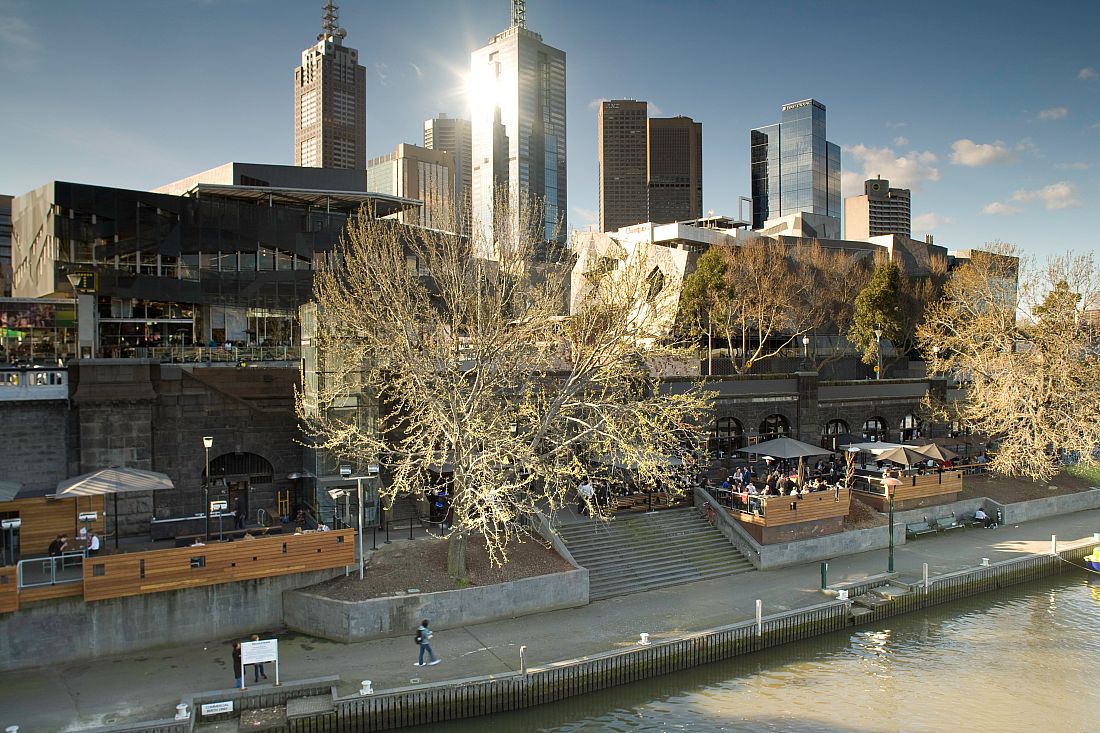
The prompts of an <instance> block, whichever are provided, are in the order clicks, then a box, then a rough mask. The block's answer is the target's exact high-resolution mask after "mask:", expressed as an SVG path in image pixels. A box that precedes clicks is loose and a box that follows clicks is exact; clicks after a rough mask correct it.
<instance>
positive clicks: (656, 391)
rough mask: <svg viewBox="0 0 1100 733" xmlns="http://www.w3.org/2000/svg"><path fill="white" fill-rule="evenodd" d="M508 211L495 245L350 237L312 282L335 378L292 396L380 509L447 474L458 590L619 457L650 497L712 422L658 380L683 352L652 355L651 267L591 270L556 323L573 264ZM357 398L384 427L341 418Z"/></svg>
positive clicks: (361, 224) (384, 229) (439, 235)
mask: <svg viewBox="0 0 1100 733" xmlns="http://www.w3.org/2000/svg"><path fill="white" fill-rule="evenodd" d="M508 206H509V204H506V203H503V202H501V203H498V205H497V207H498V208H497V216H495V217H494V221H495V222H497V225H496V230H495V231H494V232H493V239H492V241H488V240H484V239H481V238H480V235H478V234H474V235H472V236H471V238H469V239H467V238H464V237H460V236H457V235H453V234H448V233H446V232H443V231H438V230H425V229H418V228H413V227H406V226H402V225H399V224H396V223H395V222H392V221H387V220H375V219H370V218H368V217H367V216H365V215H363V214H360V216H359V217H358V218H356V219H353V220H352V221H350V222H349V226H348V231H347V233H346V234H345V236H344V237H343V238H342V240H341V242H340V243H339V245H338V246H337V247H336V250H335V252H334V253H333V256H332V257H331V264H330V266H329V267H327V268H325V269H321V270H319V271H318V272H317V273H316V274H315V279H314V298H315V301H316V306H317V333H318V336H317V342H318V349H319V351H320V352H321V354H322V355H323V358H324V360H325V363H326V365H327V366H326V368H327V369H328V370H329V372H330V375H329V378H328V379H326V380H324V381H323V383H322V381H321V380H314V381H313V382H312V383H310V384H309V385H308V386H307V388H305V389H303V390H302V391H301V392H300V393H299V396H298V415H299V418H300V419H301V421H302V423H303V429H304V431H305V432H306V434H307V435H310V436H312V439H313V442H314V444H315V445H316V446H318V447H320V448H323V449H326V450H328V451H331V452H333V453H335V454H337V455H339V456H341V457H342V458H344V459H347V460H358V461H361V462H366V461H378V462H379V463H381V465H382V466H383V468H384V472H385V474H386V475H387V481H386V482H385V485H384V486H383V488H382V490H381V491H382V497H383V500H385V501H388V502H392V501H393V500H394V499H395V498H396V497H398V496H402V495H408V496H420V495H422V492H423V491H424V490H426V489H427V488H428V487H429V486H430V485H431V480H430V477H429V471H428V469H429V467H433V466H434V467H437V468H438V467H442V466H447V467H449V468H450V469H451V471H452V473H453V482H452V484H451V486H450V504H451V509H452V512H453V516H454V523H453V529H452V531H451V534H450V535H449V537H450V546H449V551H448V568H449V571H450V573H451V574H452V575H454V576H456V577H459V578H462V577H465V575H466V567H465V550H466V545H467V538H468V537H469V536H470V535H471V534H475V533H476V534H480V535H482V536H484V538H485V541H486V545H487V548H488V551H489V557H490V560H491V561H492V562H493V563H495V564H502V563H504V562H505V561H506V560H507V547H508V545H509V542H510V541H512V540H513V539H516V538H518V537H521V536H522V535H523V534H524V533H525V532H527V531H528V530H527V527H528V526H529V523H526V522H524V519H525V518H529V517H530V516H531V515H533V514H534V513H536V512H538V511H540V510H548V509H549V510H553V509H556V508H559V507H561V506H562V504H563V502H564V500H565V497H566V492H567V491H569V490H570V489H572V488H573V487H574V486H576V485H577V483H579V481H580V480H581V479H582V478H583V477H584V476H585V475H586V472H587V470H588V466H589V461H590V459H591V458H594V457H599V456H614V457H615V460H616V461H618V462H620V463H624V464H625V465H629V466H630V467H631V468H632V471H633V474H634V477H635V480H636V481H638V482H640V483H643V484H645V483H649V484H654V483H656V482H658V481H661V480H663V479H667V478H668V475H669V472H670V470H671V469H670V463H671V461H670V460H669V456H671V455H679V454H681V453H682V452H683V449H684V446H685V445H686V444H690V440H689V438H690V437H691V436H692V435H693V434H694V433H695V427H694V426H695V425H696V424H697V423H698V422H699V420H700V418H701V415H702V413H703V411H704V410H705V407H706V405H707V395H706V394H705V393H702V392H699V391H695V390H687V391H686V392H685V393H682V394H673V393H672V392H671V391H669V390H665V389H662V385H661V382H660V376H659V374H658V372H657V369H656V368H655V367H653V366H651V365H652V364H653V363H654V358H653V357H655V356H656V355H660V354H667V353H674V352H675V349H674V348H673V347H653V348H650V349H647V348H646V347H645V346H644V345H643V344H644V343H646V335H647V334H648V333H649V332H650V330H651V329H650V325H651V322H652V320H653V319H654V318H655V317H656V312H657V310H658V309H659V308H658V307H659V306H662V305H663V302H662V301H663V299H664V298H665V297H667V296H665V295H662V293H661V292H660V291H661V287H660V286H659V285H660V284H659V283H658V282H657V281H656V280H655V278H654V277H653V268H652V266H651V264H650V263H649V262H648V261H647V260H646V259H645V258H634V259H633V260H630V261H628V260H627V259H625V258H604V260H602V261H600V262H592V263H588V265H587V269H586V272H588V273H590V274H591V275H592V277H590V278H589V280H588V282H587V284H586V285H585V286H584V293H583V296H582V297H583V300H584V303H585V307H584V308H583V309H582V310H581V312H580V313H579V314H578V315H576V316H573V317H569V318H563V317H560V316H559V314H560V312H561V309H562V304H563V301H564V293H565V285H566V282H567V278H568V276H569V275H568V274H569V271H570V267H569V266H570V265H571V264H572V262H571V261H570V259H569V258H568V257H567V256H566V255H565V254H563V253H560V252H559V251H558V250H556V249H554V248H553V245H552V244H547V243H546V242H545V241H544V240H542V239H541V238H538V237H537V236H535V235H534V234H533V233H534V232H536V231H537V230H538V224H539V223H540V222H541V221H542V214H541V210H540V208H539V207H537V206H532V205H530V204H528V203H526V202H524V201H522V200H521V199H520V197H519V196H513V197H512V203H511V206H512V207H516V208H515V209H513V210H511V211H509V210H508ZM452 231H454V230H453V229H452ZM472 231H474V232H479V231H481V229H480V227H477V226H474V227H472ZM548 238H549V237H548ZM422 273H426V274H422ZM362 395H368V396H369V397H370V398H371V399H372V400H373V405H374V407H373V410H374V411H375V412H376V418H375V419H374V420H369V419H362V418H355V417H353V415H352V414H351V413H349V412H348V411H347V410H344V409H341V408H342V406H344V405H346V404H348V403H349V401H354V400H355V399H356V398H357V397H358V396H362Z"/></svg>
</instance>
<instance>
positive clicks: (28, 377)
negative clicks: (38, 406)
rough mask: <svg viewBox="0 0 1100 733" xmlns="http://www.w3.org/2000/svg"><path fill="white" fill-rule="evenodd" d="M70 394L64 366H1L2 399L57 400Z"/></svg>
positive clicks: (0, 389)
mask: <svg viewBox="0 0 1100 733" xmlns="http://www.w3.org/2000/svg"><path fill="white" fill-rule="evenodd" d="M68 396H69V371H68V369H66V368H64V367H53V368H41V367H14V368H9V367H4V368H0V400H57V399H66V398H68Z"/></svg>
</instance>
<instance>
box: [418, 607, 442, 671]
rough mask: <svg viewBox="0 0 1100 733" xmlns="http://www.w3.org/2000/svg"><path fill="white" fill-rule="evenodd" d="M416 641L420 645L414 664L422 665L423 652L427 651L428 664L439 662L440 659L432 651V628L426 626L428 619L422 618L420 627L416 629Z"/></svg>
mask: <svg viewBox="0 0 1100 733" xmlns="http://www.w3.org/2000/svg"><path fill="white" fill-rule="evenodd" d="M416 643H417V644H419V645H420V657H419V659H418V660H417V662H416V664H415V665H414V666H416V667H423V666H424V652H425V651H427V652H428V659H429V660H431V661H429V662H428V664H429V665H434V664H439V662H440V661H441V660H439V659H436V658H435V654H434V653H433V652H432V630H431V629H430V628H429V627H428V619H424V620H423V621H421V622H420V627H419V628H417V630H416Z"/></svg>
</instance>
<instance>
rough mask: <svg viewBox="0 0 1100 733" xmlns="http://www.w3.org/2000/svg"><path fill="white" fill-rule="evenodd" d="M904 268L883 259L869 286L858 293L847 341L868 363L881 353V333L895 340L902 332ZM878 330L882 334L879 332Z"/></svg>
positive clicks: (876, 358) (872, 362) (874, 360)
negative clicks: (902, 276)
mask: <svg viewBox="0 0 1100 733" xmlns="http://www.w3.org/2000/svg"><path fill="white" fill-rule="evenodd" d="M900 293H901V269H900V268H899V267H898V266H897V264H896V263H894V262H891V261H888V260H887V261H884V262H880V263H879V264H878V265H877V266H876V267H875V271H874V273H873V274H872V275H871V281H870V282H868V283H867V287H865V288H863V290H861V291H860V293H859V295H857V296H856V302H855V310H854V311H853V313H852V325H851V326H850V327H849V329H848V340H849V341H851V342H852V344H853V345H855V347H856V349H857V350H858V351H859V352H860V354H861V355H862V359H863V362H864V363H865V364H874V363H875V362H876V361H877V360H878V355H879V336H880V334H881V337H882V338H886V339H889V340H890V341H896V340H897V339H898V337H899V336H900V335H901V332H902V314H901V295H900ZM876 331H878V332H879V333H876Z"/></svg>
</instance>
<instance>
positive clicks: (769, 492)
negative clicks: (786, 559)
mask: <svg viewBox="0 0 1100 733" xmlns="http://www.w3.org/2000/svg"><path fill="white" fill-rule="evenodd" d="M798 468H799V467H798V464H797V462H791V461H787V460H782V459H781V460H779V461H771V462H769V464H768V468H767V470H766V471H765V472H764V473H762V474H759V475H758V474H757V473H756V472H755V471H754V469H753V467H752V465H751V464H749V465H746V466H744V467H738V468H736V469H734V471H733V473H732V474H730V475H728V476H727V477H726V478H724V479H721V480H720V481H719V480H718V479H706V480H704V481H703V483H702V485H703V487H704V488H706V489H708V490H709V491H711V492H712V493H713V494H715V495H716V498H717V499H718V501H719V502H720V503H722V504H723V505H724V506H727V507H729V508H731V509H737V510H740V511H743V512H751V513H756V514H762V513H763V511H764V501H762V499H763V498H764V497H769V496H777V497H778V496H793V497H800V496H805V495H806V494H810V493H812V492H815V491H834V490H836V488H837V486H838V485H840V484H843V482H844V466H843V464H841V463H840V462H839V461H836V460H827V461H826V460H819V461H817V462H816V463H814V464H813V465H812V466H809V467H805V468H804V470H803V473H804V476H803V477H802V478H801V480H800V478H799V472H798Z"/></svg>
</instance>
